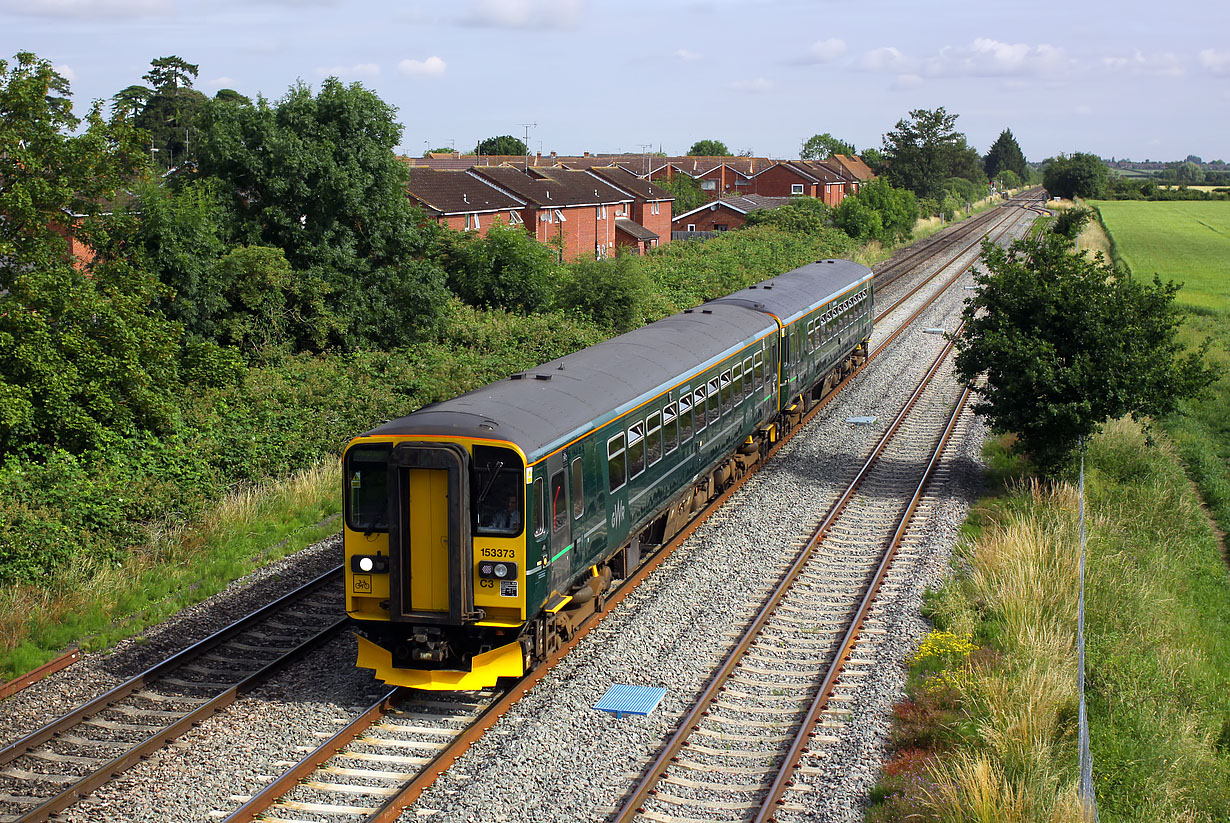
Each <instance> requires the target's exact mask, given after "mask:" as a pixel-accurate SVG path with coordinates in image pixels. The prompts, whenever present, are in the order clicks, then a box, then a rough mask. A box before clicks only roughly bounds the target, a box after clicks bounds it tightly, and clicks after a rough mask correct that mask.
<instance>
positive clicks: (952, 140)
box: [884, 106, 965, 200]
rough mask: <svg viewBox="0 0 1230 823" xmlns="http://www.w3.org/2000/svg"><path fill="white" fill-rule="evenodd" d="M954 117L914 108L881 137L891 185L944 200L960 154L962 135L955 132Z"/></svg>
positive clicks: (940, 109) (955, 117)
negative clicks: (946, 179)
mask: <svg viewBox="0 0 1230 823" xmlns="http://www.w3.org/2000/svg"><path fill="white" fill-rule="evenodd" d="M956 122H957V115H955V114H949V113H948V112H947V111H945V110H944V108H943V107H942V106H941V107H940V108H938V109H935V110H934V111H930V110H928V109H914V110H913V111H911V112H910V114H909V117H908V118H903V119H901V120H898V121H897V127H896V128H895V129H894V130H893V131H890V132H889V133H888V134H886V135H884V156H885V161H886V164H887V169H886V175H887V177H888V179H889V182H891V183H892V184H893V185H894V186H897V187H899V188H904V189H909V190H910V191H912V192H914V194H916V195H918V196H919V197H929V198H932V199H935V200H939V199H942V198H943V188H944V180H945V178H948V177H952V176H953V174H952V167H953V163H954V160H955V159H957V158H960V157H961V156H962V154H963V148H964V144H965V135H963V134H960V133H959V132H958V131H957V130H956Z"/></svg>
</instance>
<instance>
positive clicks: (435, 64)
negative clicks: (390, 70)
mask: <svg viewBox="0 0 1230 823" xmlns="http://www.w3.org/2000/svg"><path fill="white" fill-rule="evenodd" d="M447 68H448V64H447V63H445V62H444V61H443V60H441V59H440V58H439V57H436V56H435V55H434V54H433V55H432V56H431V57H428V58H427V59H426V60H403V61H401V62H400V63H398V64H397V70H398V71H399V72H401V73H402V74H408V75H410V76H411V77H440V76H442V75H443V74H444V71H445V69H447Z"/></svg>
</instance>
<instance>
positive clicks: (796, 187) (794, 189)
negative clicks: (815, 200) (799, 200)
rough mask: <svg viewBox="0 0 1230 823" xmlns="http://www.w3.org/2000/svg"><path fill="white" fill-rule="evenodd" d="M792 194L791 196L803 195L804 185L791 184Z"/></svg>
mask: <svg viewBox="0 0 1230 823" xmlns="http://www.w3.org/2000/svg"><path fill="white" fill-rule="evenodd" d="M790 193H791V194H802V193H803V184H802V183H791V184H790Z"/></svg>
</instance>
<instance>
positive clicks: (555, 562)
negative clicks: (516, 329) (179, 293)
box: [343, 260, 873, 689]
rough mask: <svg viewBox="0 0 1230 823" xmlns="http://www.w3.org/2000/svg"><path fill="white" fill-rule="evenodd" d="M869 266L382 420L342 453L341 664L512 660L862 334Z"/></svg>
mask: <svg viewBox="0 0 1230 823" xmlns="http://www.w3.org/2000/svg"><path fill="white" fill-rule="evenodd" d="M872 303H873V300H872V282H871V272H870V271H869V270H868V269H867V268H865V267H863V266H860V265H858V264H856V263H851V262H849V261H844V260H832V261H820V262H818V263H815V264H811V265H808V266H804V267H801V268H799V269H795V270H793V271H791V272H787V273H786V274H783V275H780V276H778V277H775V278H772V279H771V280H768V281H765V282H764V283H759V284H757V285H756V286H752V287H749V288H747V289H743V290H741V291H739V292H736V293H734V294H732V295H729V296H727V297H724V298H721V299H719V300H714V301H710V302H709V303H706V304H704V305H702V306H700V307H698V308H696V309H690V310H688V311H685V312H681V313H679V314H676V315H673V316H671V317H668V318H665V319H664V320H660V321H658V322H656V323H651V324H649V325H647V326H645V327H643V328H641V329H637V330H635V331H632V332H629V333H627V334H624V335H621V336H619V337H616V338H613V339H611V340H607V341H604V342H602V343H599V344H598V345H596V346H592V347H590V348H588V349H584V350H582V351H579V352H575V353H573V354H570V355H567V356H565V357H562V358H559V359H558V360H553V361H551V362H549V363H544V364H543V365H541V366H538V367H536V368H533V369H529V370H527V371H525V372H522V373H520V374H516V375H513V376H512V377H510V378H508V379H506V380H501V381H499V382H497V383H493V384H491V385H488V386H484V387H482V388H480V389H476V390H474V391H472V392H469V393H467V394H464V395H462V396H460V397H457V398H454V399H452V400H448V401H445V402H443V403H438V404H435V405H432V406H429V407H425V408H423V409H420V410H419V411H417V412H415V413H413V414H411V415H409V416H407V417H404V418H400V419H398V420H393V421H391V422H389V423H386V424H385V425H383V426H380V427H378V428H376V429H373V430H372V431H370V432H367V433H366V434H363V435H361V436H359V437H357V438H355V439H354V440H353V441H352V442H351V443H350V445H349V446H348V447H347V450H346V453H345V455H344V458H343V460H344V464H343V466H344V478H345V480H344V482H345V498H346V499H345V529H344V533H345V538H344V539H345V552H346V563H347V573H346V608H347V612H348V614H349V616H350V617H351V618H352V623H353V627H354V629H355V632H356V634H357V635H358V637H359V660H358V665H360V666H362V667H366V668H372V669H374V670H375V671H376V675H377V677H379V678H380V679H381V680H384V681H385V682H388V683H390V684H395V685H405V686H413V687H418V688H425V689H470V688H480V687H484V686H489V685H493V684H494V683H495V681H496V680H497V679H498V678H499V677H502V676H518V675H520V674H522V673H523V672H524V671H525V670H526V668H527V667H529V666H530V665H531V663H532V661H533V660H534V659H540V658H542V657H544V656H546V655H549V654H550V653H551V652H553V651H554V650H555V649H557V648H558V647H559V645H560V644H561V643H562V642H563V641H564V640H566V639H567V638H568V637H569V636H570V635H571V633H572V632H573V631H574V630H575V628H576V627H577V626H578V625H579V624H580V622H581V621H583V620H584V618H585V617H587V616H588V615H589V614H592V613H593V611H594V610H595V609H598V608H600V607H601V602H602V598H603V596H604V593H605V591H606V588H607V586H608V585H609V583H610V580H611V579H612V577H616V576H623V575H626V574H627V573H629V572H630V571H631V570H632V569H633V568H635V566H636V565H637V564H638V563H639V562H640V560H641V555H642V552H643V550H646V549H649V548H653V547H656V546H657V545H658V544H659V543H661V542H663V541H664V540H665V539H667V538H668V537H669V536H670V535H673V534H674V533H676V532H677V531H678V530H679V529H680V528H682V526H683V525H684V524H685V523H686V522H687V521H688V520H689V519H690V518H691V517H692V515H693V513H694V512H695V511H696V510H697V509H699V508H700V507H702V506H703V504H704V503H705V501H707V500H708V499H709V498H710V497H711V496H712V495H713V494H715V493H716V492H717V490H718V489H719V488H720V487H721V486H723V485H725V484H726V483H727V482H728V481H729V480H730V479H731V477H733V476H734V475H735V474H737V473H738V472H740V471H742V470H744V469H745V468H747V467H748V466H750V465H752V464H754V463H755V462H757V461H758V460H759V458H760V457H761V456H762V455H763V453H764V451H765V450H766V449H767V446H768V444H769V443H771V442H772V441H773V440H775V439H776V438H777V437H778V436H779V435H780V432H781V429H782V428H783V427H789V426H791V425H793V424H794V423H796V422H797V420H798V419H799V417H800V416H801V414H802V410H803V409H804V408H805V406H806V405H807V404H808V403H810V402H811V400H812V399H813V397H815V396H817V395H819V394H820V393H822V392H823V391H825V390H827V388H828V386H829V385H830V384H831V382H832V380H833V379H834V378H835V377H836V376H837V375H838V374H839V373H840V372H841V371H842V370H843V369H848V368H850V367H852V366H853V365H854V363H855V362H857V360H858V358H859V357H861V356H862V354H863V353H864V352H865V344H866V341H867V339H868V337H869V336H870V333H871V321H872V313H871V308H872Z"/></svg>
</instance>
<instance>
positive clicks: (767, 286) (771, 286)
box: [760, 283, 773, 289]
mask: <svg viewBox="0 0 1230 823" xmlns="http://www.w3.org/2000/svg"><path fill="white" fill-rule="evenodd" d="M760 288H762V289H771V288H773V284H772V283H768V284H766V285H764V286H761V287H760Z"/></svg>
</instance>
